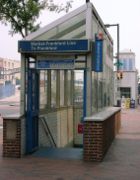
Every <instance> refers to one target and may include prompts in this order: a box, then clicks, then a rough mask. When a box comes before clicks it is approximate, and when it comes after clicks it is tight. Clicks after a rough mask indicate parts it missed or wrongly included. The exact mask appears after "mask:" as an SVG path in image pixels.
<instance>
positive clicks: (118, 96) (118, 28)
mask: <svg viewBox="0 0 140 180" xmlns="http://www.w3.org/2000/svg"><path fill="white" fill-rule="evenodd" d="M112 26H115V27H117V56H115V58H116V59H117V63H116V65H117V73H118V72H119V70H120V69H119V66H120V60H119V55H120V26H119V24H105V27H106V28H109V27H112ZM117 106H120V90H119V87H118V81H117Z"/></svg>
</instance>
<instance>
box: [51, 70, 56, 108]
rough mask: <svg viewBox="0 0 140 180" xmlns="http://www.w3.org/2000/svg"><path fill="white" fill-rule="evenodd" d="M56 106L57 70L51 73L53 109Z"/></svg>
mask: <svg viewBox="0 0 140 180" xmlns="http://www.w3.org/2000/svg"><path fill="white" fill-rule="evenodd" d="M55 106H56V70H52V71H51V107H55Z"/></svg>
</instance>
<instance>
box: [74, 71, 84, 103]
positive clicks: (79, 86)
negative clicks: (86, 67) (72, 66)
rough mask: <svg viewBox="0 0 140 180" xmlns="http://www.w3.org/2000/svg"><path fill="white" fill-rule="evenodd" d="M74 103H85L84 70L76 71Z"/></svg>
mask: <svg viewBox="0 0 140 180" xmlns="http://www.w3.org/2000/svg"><path fill="white" fill-rule="evenodd" d="M74 73H75V79H74V104H75V105H83V85H84V79H83V78H84V75H83V74H84V72H83V71H80V70H79V71H74Z"/></svg>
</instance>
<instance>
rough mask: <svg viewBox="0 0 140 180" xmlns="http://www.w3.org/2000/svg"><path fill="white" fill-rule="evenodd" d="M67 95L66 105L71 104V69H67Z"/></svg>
mask: <svg viewBox="0 0 140 180" xmlns="http://www.w3.org/2000/svg"><path fill="white" fill-rule="evenodd" d="M67 80H68V81H67V97H68V101H67V105H71V90H72V89H71V88H72V87H71V71H68V78H67Z"/></svg>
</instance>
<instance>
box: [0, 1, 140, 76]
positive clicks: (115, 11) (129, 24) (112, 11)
mask: <svg viewBox="0 0 140 180" xmlns="http://www.w3.org/2000/svg"><path fill="white" fill-rule="evenodd" d="M65 1H66V0H55V2H56V3H63V2H65ZM73 1H74V0H73ZM85 1H86V0H75V1H74V2H73V4H72V8H71V9H70V11H72V10H74V9H76V8H78V7H80V6H81V5H83V4H85ZM90 2H92V3H93V5H94V7H95V8H96V10H97V12H98V14H99V15H100V17H101V19H102V20H103V22H104V23H105V24H117V23H118V24H120V51H121V50H124V49H131V51H132V52H134V53H135V55H136V57H135V60H136V68H137V69H138V70H139V73H140V47H139V44H140V35H139V33H140V0H105V1H104V0H90ZM64 14H65V13H64V12H62V13H60V14H56V13H50V12H48V11H44V12H42V13H41V15H40V17H39V21H40V22H41V27H43V26H45V25H46V24H49V23H51V22H53V21H54V20H56V19H57V18H59V17H61V16H63V15H64ZM9 30H10V26H5V25H3V24H0V57H2V58H9V59H17V60H19V59H20V54H19V53H18V52H17V41H18V40H21V39H22V38H21V36H20V35H14V36H13V37H12V36H11V35H9ZM108 30H109V32H110V34H111V36H112V38H113V40H114V53H115V52H116V45H117V41H116V40H117V28H116V26H115V27H110V28H109V29H108Z"/></svg>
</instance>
